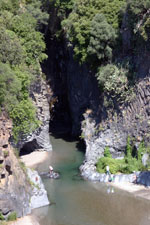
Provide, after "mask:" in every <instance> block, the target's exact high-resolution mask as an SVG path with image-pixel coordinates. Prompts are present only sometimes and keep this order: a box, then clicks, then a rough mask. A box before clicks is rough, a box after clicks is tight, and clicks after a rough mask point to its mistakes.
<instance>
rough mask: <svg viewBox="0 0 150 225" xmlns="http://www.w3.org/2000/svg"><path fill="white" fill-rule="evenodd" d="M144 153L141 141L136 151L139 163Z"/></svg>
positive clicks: (143, 145)
mask: <svg viewBox="0 0 150 225" xmlns="http://www.w3.org/2000/svg"><path fill="white" fill-rule="evenodd" d="M145 152H146V148H145V144H144V141H142V142H141V143H140V144H139V147H138V151H137V158H138V160H139V161H142V156H143V155H144V153H145Z"/></svg>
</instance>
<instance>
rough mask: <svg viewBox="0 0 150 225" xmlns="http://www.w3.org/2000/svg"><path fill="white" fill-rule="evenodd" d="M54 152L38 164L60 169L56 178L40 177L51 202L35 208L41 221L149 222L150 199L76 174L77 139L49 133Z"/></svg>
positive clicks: (68, 224)
mask: <svg viewBox="0 0 150 225" xmlns="http://www.w3.org/2000/svg"><path fill="white" fill-rule="evenodd" d="M51 141H52V145H53V150H54V151H53V152H51V153H49V159H48V160H46V161H45V163H43V164H40V165H38V168H37V169H38V170H39V171H43V170H47V169H48V166H49V165H52V166H53V167H54V170H56V171H60V172H61V178H60V179H58V180H52V179H43V182H44V184H45V187H46V190H47V192H48V197H49V199H50V201H51V203H52V204H51V205H50V206H47V207H43V208H40V209H36V210H34V212H33V213H34V214H35V215H36V216H37V217H38V220H39V222H40V224H41V225H150V201H149V200H145V199H142V198H139V197H135V196H134V194H129V193H127V192H125V191H120V190H118V189H115V188H112V187H109V186H108V185H105V184H101V183H93V182H90V181H84V180H82V179H81V178H80V176H79V171H78V168H79V165H81V162H82V161H83V158H84V156H83V153H82V152H80V151H78V148H77V142H66V141H64V140H62V139H55V138H53V137H51Z"/></svg>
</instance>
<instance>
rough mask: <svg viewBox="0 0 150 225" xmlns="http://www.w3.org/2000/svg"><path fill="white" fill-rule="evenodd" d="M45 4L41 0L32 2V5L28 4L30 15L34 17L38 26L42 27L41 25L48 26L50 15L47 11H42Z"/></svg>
mask: <svg viewBox="0 0 150 225" xmlns="http://www.w3.org/2000/svg"><path fill="white" fill-rule="evenodd" d="M42 4H43V2H42V1H41V0H32V1H30V4H27V6H26V9H27V11H28V13H29V14H30V15H32V16H33V17H34V18H35V19H36V21H37V26H38V27H40V26H41V25H43V24H44V25H47V23H48V22H47V21H48V18H49V15H48V13H47V12H46V11H44V10H41V8H42Z"/></svg>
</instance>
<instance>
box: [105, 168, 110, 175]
mask: <svg viewBox="0 0 150 225" xmlns="http://www.w3.org/2000/svg"><path fill="white" fill-rule="evenodd" d="M106 174H107V175H109V174H110V171H109V166H106Z"/></svg>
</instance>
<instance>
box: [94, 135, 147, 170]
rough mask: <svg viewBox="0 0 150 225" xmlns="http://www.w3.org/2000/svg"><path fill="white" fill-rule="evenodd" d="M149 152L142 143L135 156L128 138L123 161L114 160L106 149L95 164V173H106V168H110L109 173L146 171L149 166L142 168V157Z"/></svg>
mask: <svg viewBox="0 0 150 225" xmlns="http://www.w3.org/2000/svg"><path fill="white" fill-rule="evenodd" d="M146 152H149V149H147V148H146V147H145V145H144V143H143V142H141V144H140V145H139V148H138V150H137V154H134V149H133V146H132V144H131V141H130V138H129V137H128V140H127V148H126V154H125V157H124V158H123V159H114V158H112V155H111V153H110V150H109V148H108V147H106V148H105V150H104V157H102V158H100V159H99V161H98V163H97V171H98V172H100V173H105V172H106V166H107V165H108V166H109V168H110V173H112V174H116V173H119V172H120V173H133V172H134V171H142V170H148V169H149V168H150V165H147V166H143V164H142V156H143V154H144V153H146Z"/></svg>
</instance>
